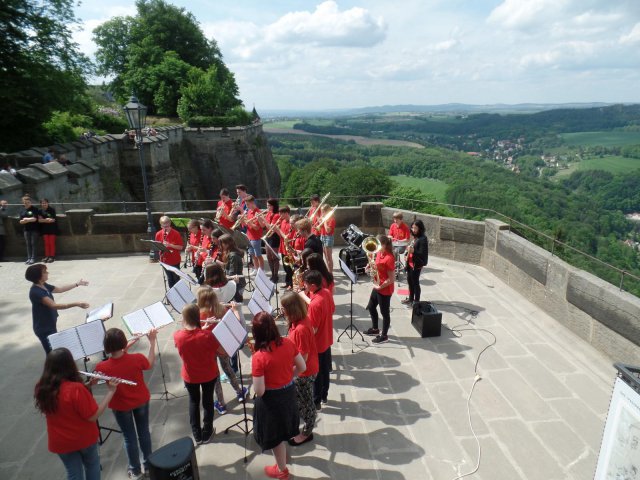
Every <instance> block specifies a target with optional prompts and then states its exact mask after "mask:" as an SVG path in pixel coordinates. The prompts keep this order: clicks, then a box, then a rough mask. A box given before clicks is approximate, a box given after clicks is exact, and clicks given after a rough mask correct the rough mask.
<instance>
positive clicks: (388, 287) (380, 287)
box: [363, 235, 396, 343]
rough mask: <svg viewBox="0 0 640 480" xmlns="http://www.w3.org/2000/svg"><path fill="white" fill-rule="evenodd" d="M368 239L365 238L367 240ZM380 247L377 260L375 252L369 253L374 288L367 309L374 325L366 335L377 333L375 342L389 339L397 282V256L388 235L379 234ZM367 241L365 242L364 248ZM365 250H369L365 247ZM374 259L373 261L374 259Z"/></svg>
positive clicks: (368, 268)
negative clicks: (379, 325) (393, 296)
mask: <svg viewBox="0 0 640 480" xmlns="http://www.w3.org/2000/svg"><path fill="white" fill-rule="evenodd" d="M366 241H367V240H366V239H365V242H366ZM377 241H378V242H379V248H377V249H376V253H375V260H373V259H371V256H373V253H368V255H369V257H370V260H369V265H368V266H367V270H368V271H369V273H370V275H371V276H372V277H373V289H372V290H371V296H370V297H369V303H368V304H367V310H369V315H371V323H372V326H371V328H369V329H368V330H367V331H365V332H364V333H365V335H375V338H374V339H373V340H372V341H373V343H384V342H387V341H389V338H388V337H387V333H388V332H389V326H390V325H391V314H390V306H391V296H392V295H393V289H394V282H395V262H396V261H395V257H394V256H393V244H392V242H391V239H390V238H389V237H387V236H386V235H378V237H377ZM365 242H363V248H365V247H364V244H365ZM365 250H367V249H366V248H365ZM372 260H373V261H372ZM378 306H380V313H381V314H382V331H380V329H379V328H378V310H377V308H378Z"/></svg>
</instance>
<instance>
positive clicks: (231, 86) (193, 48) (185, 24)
mask: <svg viewBox="0 0 640 480" xmlns="http://www.w3.org/2000/svg"><path fill="white" fill-rule="evenodd" d="M136 7H137V15H136V16H134V17H130V16H128V17H115V18H112V19H111V20H109V21H108V22H105V23H104V24H102V25H101V26H99V27H98V28H96V29H95V30H94V31H93V33H94V41H95V42H96V44H97V45H98V50H97V52H96V61H97V64H98V73H100V74H101V75H108V76H113V80H112V81H111V84H110V87H111V90H112V91H113V93H114V94H115V95H116V98H118V99H119V100H121V101H124V100H126V98H127V97H128V96H129V95H130V94H131V92H132V91H135V92H136V94H137V96H138V98H139V99H140V101H141V102H142V103H144V104H145V105H147V107H148V108H149V112H150V113H153V114H159V115H167V116H175V115H176V114H177V113H180V116H181V117H182V118H183V119H184V120H188V119H189V118H190V117H191V116H195V115H223V114H225V113H226V112H227V111H228V110H229V109H231V108H233V107H236V106H238V105H241V102H240V100H239V99H238V98H237V97H238V86H237V84H236V81H235V77H234V76H233V74H232V73H231V72H230V71H229V69H228V68H227V66H226V65H225V64H224V62H223V60H222V54H221V53H220V49H219V48H218V45H217V43H216V41H215V40H213V39H211V40H209V39H207V38H206V36H205V34H204V33H203V32H202V30H201V29H200V26H199V24H198V21H197V20H196V19H195V17H194V16H193V15H192V14H191V13H189V12H187V11H185V9H184V8H179V7H176V6H174V5H170V4H168V3H166V2H165V1H164V0H138V1H137V2H136ZM185 93H186V94H187V96H188V97H189V98H187V99H185V100H184V101H183V102H182V104H183V107H182V109H181V110H180V111H178V103H179V100H180V98H181V97H182V96H183V95H185ZM203 94H206V95H207V96H211V98H208V97H207V102H206V105H204V106H203V109H202V110H199V108H198V107H197V106H196V105H194V104H193V102H192V100H190V99H191V98H199V99H202V95H203ZM212 110H214V111H215V113H212Z"/></svg>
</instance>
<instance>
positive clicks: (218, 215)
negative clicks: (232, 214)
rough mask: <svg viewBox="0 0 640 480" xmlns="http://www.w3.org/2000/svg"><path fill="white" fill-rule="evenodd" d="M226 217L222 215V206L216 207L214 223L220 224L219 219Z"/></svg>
mask: <svg viewBox="0 0 640 480" xmlns="http://www.w3.org/2000/svg"><path fill="white" fill-rule="evenodd" d="M223 216H224V217H226V215H225V214H224V205H220V206H219V207H218V209H217V210H216V218H215V222H216V223H220V219H221V218H222V217H223Z"/></svg>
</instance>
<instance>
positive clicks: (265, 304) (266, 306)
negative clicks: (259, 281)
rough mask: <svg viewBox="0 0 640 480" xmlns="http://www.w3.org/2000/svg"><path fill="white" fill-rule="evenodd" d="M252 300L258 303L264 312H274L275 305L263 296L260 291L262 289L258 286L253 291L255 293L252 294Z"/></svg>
mask: <svg viewBox="0 0 640 480" xmlns="http://www.w3.org/2000/svg"><path fill="white" fill-rule="evenodd" d="M251 300H253V301H254V302H255V303H257V304H258V306H259V307H260V310H262V311H263V312H267V313H271V312H273V307H272V306H271V304H270V303H269V301H268V300H267V299H266V298H264V297H263V296H262V293H260V290H258V289H257V288H256V289H255V290H254V291H253V295H251Z"/></svg>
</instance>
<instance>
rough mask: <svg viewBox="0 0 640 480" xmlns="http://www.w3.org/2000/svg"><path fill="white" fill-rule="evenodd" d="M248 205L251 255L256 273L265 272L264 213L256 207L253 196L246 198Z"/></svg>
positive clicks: (247, 223) (248, 231) (248, 234)
mask: <svg viewBox="0 0 640 480" xmlns="http://www.w3.org/2000/svg"><path fill="white" fill-rule="evenodd" d="M244 200H245V202H246V203H247V209H248V210H247V216H246V219H245V220H244V222H243V223H244V224H245V225H246V226H247V237H249V254H250V255H251V259H252V261H253V267H254V268H255V269H256V271H257V270H258V269H259V268H260V269H263V270H264V258H262V224H261V223H260V220H261V219H262V217H263V213H262V211H261V210H260V209H259V208H258V207H257V205H256V199H255V198H254V197H253V195H247V196H246V197H245V198H244Z"/></svg>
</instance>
